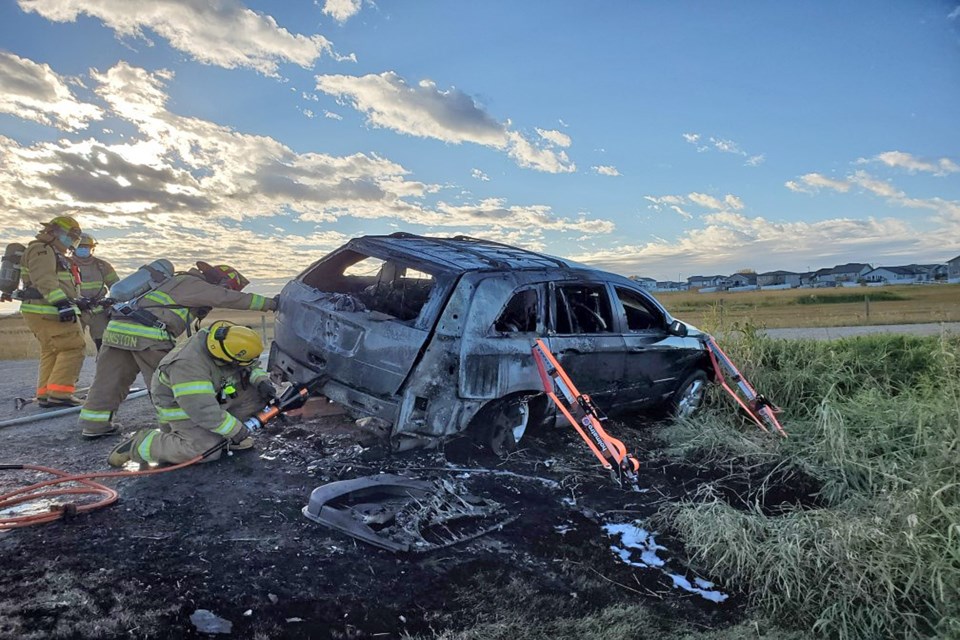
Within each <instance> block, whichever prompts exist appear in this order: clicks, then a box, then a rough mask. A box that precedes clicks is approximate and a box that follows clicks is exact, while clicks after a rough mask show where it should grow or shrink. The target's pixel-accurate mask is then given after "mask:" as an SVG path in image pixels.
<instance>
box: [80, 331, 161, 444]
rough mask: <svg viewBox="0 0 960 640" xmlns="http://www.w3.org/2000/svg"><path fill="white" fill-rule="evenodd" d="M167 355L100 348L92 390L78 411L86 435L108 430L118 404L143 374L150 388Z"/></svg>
mask: <svg viewBox="0 0 960 640" xmlns="http://www.w3.org/2000/svg"><path fill="white" fill-rule="evenodd" d="M167 353H169V352H168V351H158V350H153V349H146V350H144V351H127V350H126V349H118V348H116V347H111V346H110V345H108V344H105V345H103V346H102V347H101V348H100V354H99V355H98V356H97V373H96V375H95V376H94V378H93V386H91V387H90V391H89V392H88V393H87V401H86V402H85V403H84V404H83V409H81V410H80V420H79V425H80V427H81V428H82V429H83V431H84V432H85V433H97V432H98V431H99V432H103V431H109V430H110V422H111V420H112V419H113V414H114V412H116V410H117V408H118V407H119V406H120V403H121V402H123V400H124V398H126V397H127V391H128V390H129V389H130V385H131V384H133V381H134V380H136V378H137V374H138V373H142V374H143V379H144V381H146V383H147V388H148V389H149V388H150V381H151V380H152V379H153V372H154V371H156V370H157V366H158V365H159V364H160V361H161V360H163V356H165V355H167Z"/></svg>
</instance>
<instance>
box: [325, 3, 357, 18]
mask: <svg viewBox="0 0 960 640" xmlns="http://www.w3.org/2000/svg"><path fill="white" fill-rule="evenodd" d="M323 12H324V13H325V14H327V15H328V16H330V17H331V18H333V19H334V20H336V21H337V22H339V23H341V24H342V23H344V22H346V21H347V20H349V19H350V18H352V17H353V16H355V15H357V14H358V13H360V0H326V2H325V3H324V5H323Z"/></svg>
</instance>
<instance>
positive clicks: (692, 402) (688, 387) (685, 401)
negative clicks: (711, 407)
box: [668, 369, 709, 418]
mask: <svg viewBox="0 0 960 640" xmlns="http://www.w3.org/2000/svg"><path fill="white" fill-rule="evenodd" d="M708 382H709V380H708V379H707V374H706V372H705V371H703V370H700V369H698V370H697V371H694V372H693V373H691V374H690V375H689V376H687V378H686V379H685V380H684V381H683V382H682V383H681V384H680V386H679V387H677V390H676V391H674V393H673V396H672V397H671V398H670V402H669V403H668V413H669V415H670V417H671V418H689V417H691V416H693V415H695V414H696V413H697V411H699V410H700V408H701V407H702V406H703V403H704V400H706V397H707V383H708Z"/></svg>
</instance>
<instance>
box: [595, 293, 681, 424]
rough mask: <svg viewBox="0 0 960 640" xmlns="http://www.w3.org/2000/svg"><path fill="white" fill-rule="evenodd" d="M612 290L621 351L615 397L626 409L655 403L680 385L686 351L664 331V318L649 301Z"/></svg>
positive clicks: (653, 303) (641, 296)
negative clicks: (617, 394)
mask: <svg viewBox="0 0 960 640" xmlns="http://www.w3.org/2000/svg"><path fill="white" fill-rule="evenodd" d="M612 288H613V291H614V296H613V300H614V308H615V310H616V315H617V316H618V321H619V323H620V327H621V330H622V332H623V341H624V351H625V353H624V369H623V379H622V381H621V385H620V390H619V395H621V396H622V401H623V402H624V403H625V404H626V405H627V406H630V405H636V406H642V405H644V404H653V403H657V402H659V401H660V400H661V399H662V397H663V395H664V394H668V393H670V392H672V391H673V390H674V388H675V387H676V386H677V385H678V384H679V383H680V382H681V380H679V379H678V378H679V377H681V376H682V375H683V373H684V372H685V371H686V368H687V367H689V360H690V358H689V354H688V353H687V351H688V350H687V349H686V348H685V343H684V340H683V339H682V338H679V337H677V336H674V335H671V334H670V333H669V332H668V331H667V319H666V316H665V315H664V313H663V311H662V310H661V309H660V308H659V307H658V305H657V304H656V303H655V302H654V301H653V300H651V299H650V298H649V297H648V296H646V295H645V294H644V293H643V292H641V291H637V290H634V289H629V288H626V287H621V286H616V285H614V286H613V287H612Z"/></svg>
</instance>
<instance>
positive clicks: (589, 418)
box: [533, 339, 640, 490]
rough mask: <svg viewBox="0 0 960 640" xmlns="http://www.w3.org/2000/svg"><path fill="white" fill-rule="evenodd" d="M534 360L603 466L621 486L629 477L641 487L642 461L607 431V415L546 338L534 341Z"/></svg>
mask: <svg viewBox="0 0 960 640" xmlns="http://www.w3.org/2000/svg"><path fill="white" fill-rule="evenodd" d="M533 359H534V361H535V362H536V363H537V370H538V371H539V372H540V379H541V380H542V381H543V389H544V391H545V392H546V394H547V395H548V396H549V397H550V399H551V400H553V402H554V404H556V405H557V408H558V409H560V412H561V413H563V415H564V416H565V417H566V419H567V420H569V421H570V424H572V425H573V428H574V429H576V430H577V433H579V434H580V437H581V438H583V441H584V442H586V443H587V446H588V447H590V451H592V452H593V455H595V456H596V457H597V459H598V460H599V461H600V464H601V465H603V468H604V469H607V470H608V471H609V472H610V475H611V476H612V477H613V479H614V481H616V482H618V483H619V484H620V486H623V483H624V479H626V480H627V481H628V483H629V484H630V486H631V487H632V488H633V489H634V490H638V489H639V487H638V485H637V470H638V469H640V461H639V460H637V459H636V458H635V457H633V456H631V455H630V454H629V453H627V448H626V447H625V446H624V444H623V442H621V441H620V440H617V439H616V438H614V437H613V436H611V435H609V434H608V433H607V432H606V431H605V430H604V428H603V425H602V422H603V421H604V420H606V416H604V415H603V414H602V413H601V412H600V410H599V409H598V408H597V406H596V405H595V404H594V403H593V401H592V400H591V399H590V396H588V395H586V394H583V393H580V392H579V391H578V390H577V387H576V386H575V385H574V384H573V381H572V380H570V378H569V376H567V373H566V372H565V371H564V370H563V367H561V366H560V363H559V362H557V359H556V358H555V357H554V356H553V354H552V353H550V349H548V348H547V345H546V344H544V342H543V340H540V339H537V341H536V342H535V343H534V344H533Z"/></svg>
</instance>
